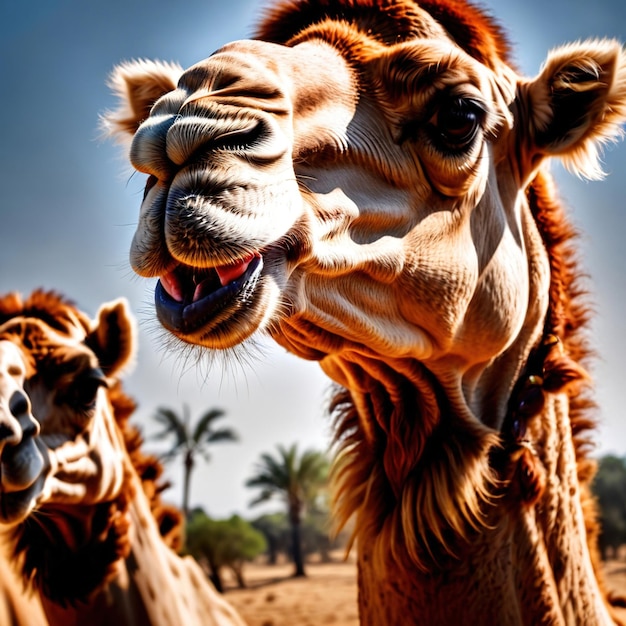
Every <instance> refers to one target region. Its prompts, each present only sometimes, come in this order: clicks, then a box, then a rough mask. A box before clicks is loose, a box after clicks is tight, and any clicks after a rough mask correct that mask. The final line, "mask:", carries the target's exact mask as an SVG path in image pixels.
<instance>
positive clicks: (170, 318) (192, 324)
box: [154, 256, 263, 334]
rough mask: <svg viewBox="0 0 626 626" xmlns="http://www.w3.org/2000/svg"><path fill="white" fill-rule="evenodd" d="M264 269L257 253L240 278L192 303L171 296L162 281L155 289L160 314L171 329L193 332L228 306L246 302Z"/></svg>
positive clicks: (187, 332)
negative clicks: (179, 300)
mask: <svg viewBox="0 0 626 626" xmlns="http://www.w3.org/2000/svg"><path fill="white" fill-rule="evenodd" d="M262 269H263V259H262V257H260V256H256V257H255V258H254V259H252V261H251V262H250V264H249V266H248V268H247V269H246V271H245V272H244V273H243V274H242V275H241V276H240V277H239V278H237V279H235V280H233V281H231V282H229V283H228V284H226V285H224V286H223V287H221V288H219V289H217V290H215V291H213V292H211V293H209V294H207V295H206V296H204V297H203V298H200V299H199V300H196V301H195V302H191V303H189V304H185V303H184V302H178V301H177V300H175V299H174V298H172V297H171V296H170V295H169V294H168V293H167V291H166V290H165V289H164V287H163V285H162V284H161V281H159V282H158V283H157V286H156V289H155V292H154V296H155V306H156V313H157V317H158V319H159V321H160V322H161V324H163V326H164V327H165V328H167V329H168V330H170V331H172V332H176V333H182V334H189V333H192V332H194V331H196V330H198V329H200V328H202V327H203V326H204V325H205V324H207V323H209V322H210V321H211V319H212V318H213V317H215V315H217V314H218V313H220V312H221V311H223V310H224V309H226V308H228V307H229V306H231V305H234V304H236V303H245V301H246V300H247V299H248V298H249V296H250V295H251V293H252V292H253V291H254V287H255V285H256V282H257V281H258V279H259V276H260V275H261V270H262Z"/></svg>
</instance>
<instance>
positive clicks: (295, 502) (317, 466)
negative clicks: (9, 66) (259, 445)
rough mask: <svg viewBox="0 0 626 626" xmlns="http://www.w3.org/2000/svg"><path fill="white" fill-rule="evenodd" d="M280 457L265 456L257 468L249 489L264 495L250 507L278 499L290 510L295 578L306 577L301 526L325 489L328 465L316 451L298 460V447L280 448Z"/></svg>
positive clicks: (324, 458)
mask: <svg viewBox="0 0 626 626" xmlns="http://www.w3.org/2000/svg"><path fill="white" fill-rule="evenodd" d="M277 449H278V456H276V457H274V456H272V455H271V454H267V453H264V454H262V455H261V461H260V462H258V463H257V464H256V465H255V468H256V475H255V476H252V477H251V478H249V479H248V480H247V481H246V487H259V488H260V489H261V493H260V494H259V495H258V497H257V498H255V499H254V500H253V501H252V502H251V503H250V506H254V505H256V504H259V503H261V502H266V501H268V500H270V499H272V498H274V497H275V496H278V497H279V498H281V499H282V500H283V502H284V503H285V504H286V506H287V515H288V517H289V524H290V526H291V541H292V550H293V560H294V564H295V568H296V571H295V573H294V575H295V576H305V575H306V574H305V571H304V559H303V555H302V538H301V531H300V524H301V521H302V516H303V514H304V510H305V508H306V506H307V505H311V504H312V503H313V502H314V501H315V498H316V496H317V495H318V493H319V491H320V489H321V488H322V487H323V486H325V485H326V482H327V477H328V461H327V459H326V457H325V456H324V454H322V453H321V452H318V451H316V450H306V451H305V452H303V453H302V455H300V456H298V447H297V444H295V443H294V444H293V445H292V446H291V447H290V448H289V449H286V448H284V447H283V446H281V445H279V446H277Z"/></svg>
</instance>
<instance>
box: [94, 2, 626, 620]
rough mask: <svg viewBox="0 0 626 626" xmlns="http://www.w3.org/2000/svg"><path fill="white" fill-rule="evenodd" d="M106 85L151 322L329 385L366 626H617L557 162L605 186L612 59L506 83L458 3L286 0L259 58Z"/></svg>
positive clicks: (621, 72)
mask: <svg viewBox="0 0 626 626" xmlns="http://www.w3.org/2000/svg"><path fill="white" fill-rule="evenodd" d="M110 83H111V87H112V89H113V91H114V93H115V94H116V95H117V97H118V99H119V103H118V105H117V106H116V107H115V108H114V109H112V110H110V111H108V112H106V113H105V114H104V115H103V123H104V127H105V129H106V132H107V133H109V134H110V136H112V137H113V138H115V139H117V140H119V141H120V142H121V143H126V144H128V151H129V152H128V154H129V159H130V162H131V164H132V166H133V167H134V168H135V169H136V170H137V171H139V172H142V173H144V174H146V175H147V180H146V185H145V193H144V198H143V201H142V204H141V209H140V212H139V219H138V224H137V229H136V232H135V235H134V237H133V241H132V244H131V249H130V263H131V266H132V268H133V269H134V271H135V272H136V273H137V274H139V275H140V276H143V277H151V278H157V279H158V281H157V282H156V288H155V309H156V315H157V318H158V319H159V321H160V323H161V324H162V325H163V326H164V327H165V329H167V330H168V331H170V333H171V335H172V336H173V337H174V338H177V339H178V340H179V341H180V343H181V344H183V345H184V344H192V345H197V346H202V347H204V348H206V349H207V350H210V351H218V350H226V351H227V350H230V349H233V348H235V347H238V348H237V349H244V350H245V347H246V345H247V344H248V343H249V340H250V339H251V338H253V337H254V336H255V335H257V334H259V333H264V334H266V335H268V336H270V337H271V338H272V339H273V340H275V341H276V342H277V343H278V344H279V345H280V346H282V347H284V348H286V349H287V350H288V351H290V352H291V353H293V354H295V355H297V356H299V357H301V358H304V359H309V360H316V361H318V362H319V364H320V365H321V367H322V369H323V371H324V372H325V373H326V374H327V375H328V376H329V377H330V378H331V379H332V381H334V383H336V385H337V391H336V394H335V396H334V400H333V402H332V407H331V409H332V414H333V416H334V420H335V433H336V441H337V459H336V462H335V469H334V472H333V481H334V489H335V518H336V520H337V523H338V525H339V526H341V525H342V524H345V523H346V521H347V520H348V519H349V518H351V517H352V516H354V518H355V520H356V522H355V534H354V539H355V541H356V546H357V551H358V559H357V560H358V589H359V599H358V603H359V615H360V622H361V624H364V625H367V626H391V625H394V626H395V625H397V624H402V625H407V626H408V625H413V624H428V625H431V624H437V625H440V626H445V625H453V624H454V625H456V624H481V625H487V626H488V625H498V626H503V625H507V626H508V625H511V626H517V625H522V624H525V625H530V624H532V625H535V626H536V625H538V624H546V625H547V624H551V625H564V624H581V625H582V624H594V625H600V624H603V625H604V624H612V623H614V620H616V619H617V617H616V614H615V612H614V610H613V608H612V606H611V603H610V602H609V601H608V600H607V597H606V595H607V594H606V593H605V591H604V587H603V584H602V581H601V579H600V578H601V577H600V573H599V565H598V554H597V549H596V537H597V533H598V522H597V520H596V513H595V508H594V506H595V505H594V502H593V498H592V496H591V494H590V481H591V478H592V475H593V471H594V468H593V466H594V463H593V459H592V458H591V456H590V452H589V448H590V443H591V439H592V432H593V424H594V416H593V400H592V395H591V385H590V379H591V377H590V374H589V359H590V354H591V350H590V347H589V346H588V345H587V340H586V338H585V328H586V326H585V324H586V322H587V318H588V317H589V306H588V303H587V301H586V300H587V298H586V296H585V294H584V293H583V292H584V290H583V289H582V286H581V284H580V280H579V277H580V275H581V271H580V269H579V268H578V265H577V260H576V255H575V247H576V246H575V231H574V229H573V227H572V226H571V225H570V224H569V222H568V218H567V216H566V213H565V209H564V207H563V203H562V202H561V201H560V199H559V196H558V192H557V189H556V186H555V184H554V182H553V179H552V177H551V175H550V172H549V170H548V165H549V163H550V161H551V159H559V160H560V161H561V162H563V163H564V164H565V165H566V166H567V167H568V168H569V169H570V170H571V171H572V172H574V173H575V174H577V175H579V176H583V177H587V178H591V179H597V178H600V177H601V176H602V175H603V172H602V168H601V166H600V161H599V155H600V151H601V148H602V146H603V145H604V144H606V143H607V142H611V141H614V140H617V139H618V138H619V137H620V134H621V126H622V125H623V123H624V121H625V120H626V54H625V52H624V50H623V49H622V46H621V45H620V44H619V43H618V42H617V41H614V40H606V39H603V40H599V39H590V40H588V41H583V42H578V43H572V44H567V45H563V46H560V47H558V48H556V49H554V50H552V51H551V52H550V53H549V54H548V55H547V57H546V60H545V63H544V65H543V67H542V68H541V69H540V71H539V73H538V74H537V75H536V76H535V77H525V76H522V75H520V74H519V73H518V72H517V71H516V69H515V68H514V67H513V64H512V62H511V50H510V45H509V43H508V40H507V37H506V34H505V32H504V30H503V29H502V28H501V27H500V26H499V25H498V24H497V23H496V21H495V20H494V19H493V18H492V17H491V16H490V15H488V14H486V13H485V12H484V11H482V10H481V9H480V8H478V7H477V6H476V5H474V4H472V3H470V2H467V1H465V0H415V1H413V0H278V2H277V3H276V4H275V5H274V6H272V7H270V8H268V10H267V14H266V15H265V17H264V18H263V20H262V21H261V23H260V25H259V27H258V30H257V33H256V35H255V37H254V38H253V39H250V40H243V41H236V42H232V43H229V44H227V45H225V46H224V47H222V48H220V49H219V50H217V51H216V52H215V53H214V54H212V55H211V56H210V57H208V58H206V59H204V60H201V61H199V62H198V63H197V64H195V65H193V66H191V67H189V68H187V69H183V68H181V67H179V66H177V65H172V64H168V63H164V62H161V61H146V60H143V61H138V62H132V61H130V62H124V63H121V64H120V65H119V66H118V67H117V68H116V69H115V70H114V71H113V73H112V75H111V79H110ZM168 345H169V344H168Z"/></svg>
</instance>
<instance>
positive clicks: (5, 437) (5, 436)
mask: <svg viewBox="0 0 626 626" xmlns="http://www.w3.org/2000/svg"><path fill="white" fill-rule="evenodd" d="M15 435H16V433H15V429H13V428H11V427H10V426H8V425H7V424H2V423H0V445H1V444H3V443H5V442H8V443H11V440H14V439H15Z"/></svg>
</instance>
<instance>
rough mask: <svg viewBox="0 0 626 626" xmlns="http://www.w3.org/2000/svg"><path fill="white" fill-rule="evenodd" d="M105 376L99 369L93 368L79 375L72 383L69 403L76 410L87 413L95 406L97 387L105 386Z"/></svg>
mask: <svg viewBox="0 0 626 626" xmlns="http://www.w3.org/2000/svg"><path fill="white" fill-rule="evenodd" d="M106 386H107V382H106V378H105V377H104V375H103V374H102V372H101V371H100V370H93V371H91V372H89V373H87V374H85V375H83V376H80V377H79V378H78V379H77V380H76V381H75V382H74V384H73V385H72V389H71V392H70V394H69V398H68V400H69V403H70V405H71V406H72V407H73V408H74V409H76V410H77V411H81V412H82V413H87V412H89V411H92V410H93V409H94V408H95V406H96V398H97V395H98V389H100V387H106Z"/></svg>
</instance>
